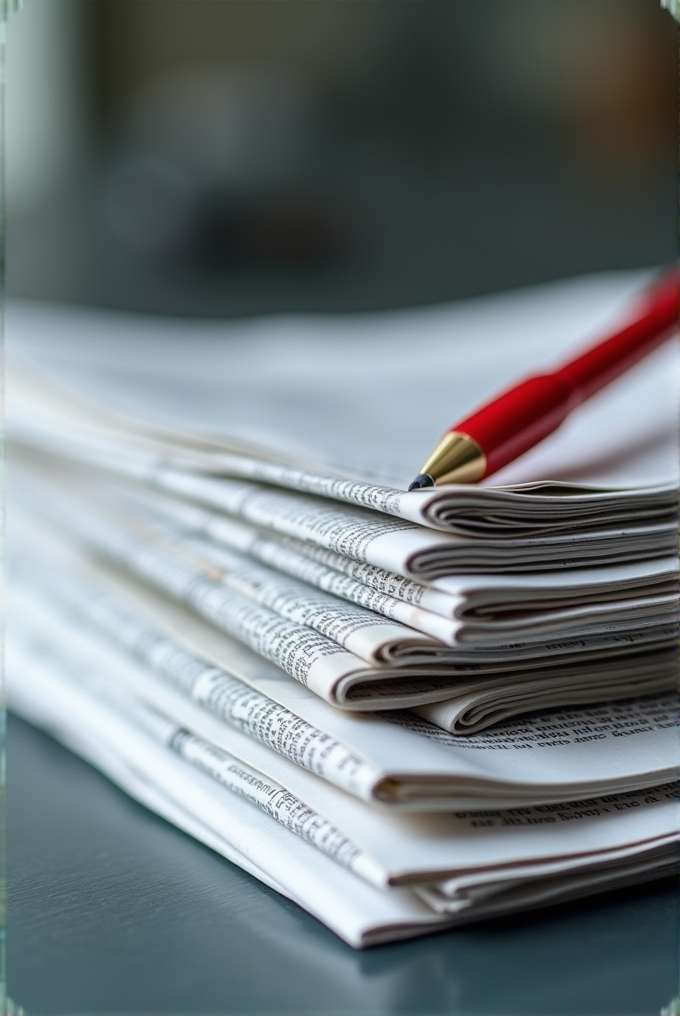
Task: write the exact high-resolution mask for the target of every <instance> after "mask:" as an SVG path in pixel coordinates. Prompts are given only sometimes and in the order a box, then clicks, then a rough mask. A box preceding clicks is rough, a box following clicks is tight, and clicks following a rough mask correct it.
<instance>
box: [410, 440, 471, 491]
mask: <svg viewBox="0 0 680 1016" xmlns="http://www.w3.org/2000/svg"><path fill="white" fill-rule="evenodd" d="M420 472H421V473H425V474H426V475H428V476H431V477H432V479H433V480H434V483H435V485H436V486H437V487H439V486H440V485H441V484H444V483H476V482H477V480H481V478H482V477H483V476H484V473H485V472H486V455H485V454H484V452H483V451H482V449H481V448H480V447H479V445H478V444H477V442H476V441H474V440H473V439H472V438H471V437H468V435H467V434H458V433H457V432H456V431H449V433H448V434H445V435H444V437H443V438H442V439H441V441H440V442H439V444H438V445H437V447H436V448H435V450H434V451H433V452H432V454H431V455H430V457H429V459H428V460H427V462H426V463H425V465H424V466H423V467H422V469H421V470H420Z"/></svg>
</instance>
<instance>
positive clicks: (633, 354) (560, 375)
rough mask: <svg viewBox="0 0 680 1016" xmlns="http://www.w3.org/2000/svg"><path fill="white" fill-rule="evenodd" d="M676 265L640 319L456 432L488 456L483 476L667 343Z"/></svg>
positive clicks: (677, 292)
mask: <svg viewBox="0 0 680 1016" xmlns="http://www.w3.org/2000/svg"><path fill="white" fill-rule="evenodd" d="M679 306H680V276H679V275H678V271H677V269H674V270H673V271H672V272H669V273H668V274H667V275H665V276H664V277H663V278H662V279H661V280H660V281H659V282H657V284H656V285H655V286H654V287H653V288H652V289H650V290H649V291H648V293H647V296H646V298H645V300H644V302H642V304H641V307H640V312H639V315H638V317H637V318H635V319H634V320H633V321H631V322H630V323H629V324H628V325H626V327H625V328H622V329H621V330H620V331H618V332H616V334H614V335H612V336H611V337H610V338H609V339H606V340H605V341H604V342H600V343H598V344H597V345H595V346H592V347H591V348H590V349H587V350H586V351H585V352H584V353H582V354H581V355H580V356H578V357H576V359H574V360H572V361H571V362H570V363H567V364H565V365H564V366H562V367H561V368H559V370H556V371H554V372H553V373H551V374H538V375H536V376H535V377H530V378H528V379H527V380H525V381H521V382H520V383H519V384H518V385H515V386H514V387H513V388H510V389H508V390H507V391H505V392H502V393H501V394H500V395H499V396H497V397H496V398H495V399H494V400H493V401H492V402H489V403H487V404H486V405H485V406H482V408H481V409H478V410H477V411H476V412H475V413H473V414H472V415H471V416H469V417H467V419H465V420H461V421H459V422H458V423H457V424H456V425H455V427H452V428H451V430H452V431H453V432H455V433H460V434H467V435H468V437H471V438H472V439H473V440H474V441H476V442H477V444H478V445H479V447H480V448H481V450H482V451H483V452H484V455H485V457H486V468H485V470H484V473H483V474H482V477H480V479H481V478H483V476H489V475H490V474H491V473H495V472H496V470H498V469H501V468H502V467H503V466H505V465H507V464H508V463H509V462H512V461H513V460H514V459H516V458H517V457H518V456H519V455H523V454H524V452H527V451H529V449H530V448H533V447H534V445H536V444H538V442H539V441H542V440H543V438H545V437H548V435H549V434H552V432H553V431H554V430H555V429H556V428H557V427H559V425H560V424H561V423H562V421H563V420H564V419H565V417H567V416H568V415H569V413H570V412H571V411H572V409H575V408H576V406H578V405H579V404H580V403H581V402H584V401H585V400H586V399H588V398H590V396H591V395H594V394H595V393H596V392H598V391H599V390H600V389H601V388H604V386H605V385H607V384H609V382H610V381H614V380H615V379H616V378H617V377H619V376H620V375H621V374H623V373H625V371H627V370H629V369H630V367H632V366H633V365H634V364H635V363H637V361H638V360H641V359H642V358H643V357H644V356H646V355H647V354H648V353H650V352H651V351H652V350H653V349H654V348H655V347H656V346H659V345H661V343H662V342H665V341H666V339H667V338H668V336H669V333H670V331H671V329H673V328H674V327H676V326H677V323H678V309H679Z"/></svg>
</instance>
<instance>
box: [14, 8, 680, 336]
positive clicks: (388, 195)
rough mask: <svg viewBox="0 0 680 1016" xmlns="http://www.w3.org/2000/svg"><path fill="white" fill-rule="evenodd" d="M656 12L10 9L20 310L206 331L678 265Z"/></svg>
mask: <svg viewBox="0 0 680 1016" xmlns="http://www.w3.org/2000/svg"><path fill="white" fill-rule="evenodd" d="M675 67H676V28H675V26H674V24H673V22H672V20H671V18H670V17H669V16H668V14H667V13H666V12H664V11H662V10H661V9H660V8H659V7H658V5H657V4H655V3H654V2H650V0H550V2H549V3H547V2H546V0H485V2H484V3H480V2H476V0H417V2H416V0H392V2H389V3H387V2H385V0H361V2H352V3H350V2H347V0H324V2H323V3H321V2H318V3H311V2H309V0H259V2H258V3H252V2H250V0H98V2H97V3H92V2H91V0H26V7H25V9H24V11H23V12H22V13H21V15H19V16H18V17H17V18H16V19H15V21H14V22H13V24H12V25H11V29H10V38H9V83H8V114H7V116H8V127H7V140H8V146H9V147H8V187H9V235H8V249H9V275H8V288H9V291H10V293H11V294H16V295H21V296H28V297H35V298H40V299H56V300H66V301H75V302H80V303H87V304H97V305H102V306H108V307H118V308H125V309H130V310H141V311H148V312H162V313H171V314H188V315H201V316H221V315H237V314H238V315H240V314H250V313H259V312H263V311H287V310H362V309H369V308H381V307H392V306H402V305H410V304H420V303H427V302H432V301H442V300H448V299H452V298H457V297H461V296H468V295H473V294H477V293H483V292H487V291H491V290H495V289H499V288H507V287H511V286H517V285H524V284H530V283H533V282H538V281H542V280H546V279H551V278H554V277H557V276H561V275H565V274H574V273H579V272H585V271H591V270H599V269H610V268H628V267H639V266H643V265H645V266H646V265H652V264H655V263H660V262H664V261H669V260H671V259H672V258H674V257H675V254H676V239H675V222H676V216H675V202H676V197H675V192H676V183H675V141H674V139H675V92H676V70H675Z"/></svg>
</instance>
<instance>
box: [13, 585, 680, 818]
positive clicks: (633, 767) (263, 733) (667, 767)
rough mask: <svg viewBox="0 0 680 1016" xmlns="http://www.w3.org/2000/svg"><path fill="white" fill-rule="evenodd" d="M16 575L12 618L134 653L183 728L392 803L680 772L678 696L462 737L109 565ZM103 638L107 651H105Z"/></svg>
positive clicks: (549, 795)
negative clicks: (340, 692) (337, 682)
mask: <svg viewBox="0 0 680 1016" xmlns="http://www.w3.org/2000/svg"><path fill="white" fill-rule="evenodd" d="M10 577H11V584H10V588H11V591H12V598H11V602H12V605H13V615H12V616H15V615H17V614H18V615H20V616H23V617H25V618H33V619H34V620H33V627H34V628H35V630H36V631H38V632H46V631H51V632H52V634H53V637H54V639H55V640H57V639H59V638H61V639H63V640H66V639H71V641H72V642H73V641H74V642H75V643H76V644H77V643H78V642H80V643H85V641H86V640H87V642H88V645H90V648H91V650H92V652H99V653H101V652H103V653H104V656H106V655H107V654H108V655H109V656H111V655H114V654H116V653H118V655H117V656H116V658H117V659H118V658H119V656H120V655H121V654H120V650H116V645H118V646H120V647H122V648H123V649H124V650H125V652H126V654H129V657H128V655H126V656H125V658H124V659H122V658H121V662H120V663H119V670H120V671H121V672H122V671H124V670H126V668H127V669H129V668H130V666H132V660H133V659H136V660H137V661H138V669H137V671H135V677H134V678H133V679H132V680H133V685H132V687H133V690H135V691H137V692H139V690H140V689H141V688H142V687H146V688H147V689H148V693H147V698H149V700H150V701H153V703H154V704H155V705H156V706H158V707H160V708H162V709H163V710H164V711H166V712H168V713H169V714H172V715H174V716H175V717H176V718H177V720H178V721H180V722H182V723H183V724H185V723H187V722H188V717H189V716H193V717H194V719H195V720H196V722H197V723H198V724H201V723H205V722H212V726H211V727H210V729H209V730H208V731H207V733H208V739H209V740H212V741H213V742H215V743H218V742H220V738H221V737H222V736H223V734H224V730H225V729H226V727H225V724H228V725H229V726H230V727H231V728H233V729H234V732H235V733H239V735H240V737H241V738H242V739H243V740H244V741H245V742H250V741H252V740H253V739H256V740H258V741H259V742H260V743H261V744H262V745H264V746H266V751H267V752H268V753H272V751H273V752H278V753H279V754H280V755H282V756H284V757H285V759H286V760H288V761H289V762H290V763H292V764H293V765H294V766H296V767H302V768H304V769H307V770H309V771H310V772H312V773H314V774H315V775H316V776H318V777H322V779H323V780H324V781H328V782H329V783H333V784H334V785H336V786H339V787H341V788H342V789H343V790H344V791H348V792H349V793H351V794H353V795H355V796H357V797H360V798H362V799H363V800H366V801H369V802H370V801H374V802H379V803H381V804H385V805H388V806H389V807H390V808H392V809H396V810H399V809H407V810H418V809H428V810H432V809H437V808H440V809H441V808H445V809H450V808H451V807H453V806H456V805H457V806H463V807H465V806H472V805H471V803H470V802H472V804H474V806H476V807H486V806H489V807H491V806H500V805H501V804H503V803H505V804H507V803H508V802H511V801H515V802H517V803H519V804H521V803H523V802H527V801H528V802H543V801H556V800H560V799H562V800H564V799H569V798H572V799H573V798H578V797H584V796H589V795H593V794H598V793H607V792H611V791H614V790H628V789H634V788H640V787H646V786H650V785H652V784H658V783H662V782H663V781H664V780H668V779H670V778H671V777H672V775H673V773H674V771H675V768H676V766H677V761H678V753H677V743H676V737H675V730H674V719H673V696H672V695H670V696H669V695H666V696H661V697H649V696H648V697H646V698H644V699H638V700H633V701H628V702H620V703H615V702H612V703H606V704H604V705H600V706H596V707H590V708H580V709H573V710H570V711H569V712H567V713H562V712H555V711H554V710H551V711H549V712H547V713H543V714H538V715H536V716H532V717H525V718H524V719H523V720H522V721H520V722H515V723H508V724H505V725H503V726H502V727H500V728H497V729H496V730H494V731H493V732H492V733H490V734H478V735H476V736H475V735H472V736H468V737H466V738H464V739H462V738H459V737H455V736H452V735H451V734H448V733H446V732H444V731H443V730H439V729H438V728H437V727H435V726H432V725H431V724H429V723H427V722H426V721H425V720H423V719H418V718H417V717H414V716H412V715H409V714H400V713H389V714H384V715H382V716H379V717H369V716H366V715H364V716H358V715H355V714H346V713H341V712H339V711H338V710H337V709H334V708H332V707H330V706H328V705H325V704H324V703H323V702H322V701H320V700H319V699H318V698H317V697H316V696H315V695H313V694H311V693H310V692H308V691H307V690H306V689H305V688H304V687H303V686H301V685H299V684H295V683H294V682H291V681H290V680H289V679H288V678H287V677H286V675H285V674H283V673H282V672H281V671H280V670H279V669H278V668H276V667H273V666H271V665H270V664H267V663H266V662H265V661H263V660H261V659H260V658H258V657H257V656H255V655H254V654H253V653H249V652H248V651H247V650H246V649H245V647H243V646H239V645H238V644H236V643H234V642H233V641H232V640H230V639H229V638H227V637H226V636H224V635H223V634H222V633H220V632H218V631H216V630H215V629H214V628H213V627H212V626H210V625H206V624H205V623H203V622H201V621H200V620H199V619H198V618H192V617H191V616H190V615H189V614H187V612H186V611H184V610H183V609H182V608H181V607H179V606H177V605H174V604H172V603H170V602H169V601H167V600H165V599H162V598H160V597H158V596H157V595H156V594H153V593H151V592H150V591H149V590H145V589H143V588H142V587H140V586H136V585H135V584H134V583H132V582H131V581H130V580H129V579H126V578H124V577H122V576H113V575H110V574H108V573H107V572H106V571H105V570H104V569H102V568H101V567H99V568H97V567H95V566H90V568H89V569H85V570H81V571H80V572H78V570H76V569H73V568H72V569H71V570H70V578H69V579H68V580H67V581H61V579H60V580H59V585H60V589H61V594H62V595H61V597H60V599H59V600H56V599H55V597H54V596H51V595H50V590H49V588H47V589H46V590H44V589H43V592H42V593H41V586H40V585H39V584H36V583H35V582H34V583H32V584H28V585H25V584H23V583H22V582H21V581H20V579H21V576H20V575H19V576H18V578H17V577H16V576H14V575H12V574H11V576H10ZM77 580H79V582H80V584H78V582H77ZM88 632H89V634H88ZM102 638H104V640H105V649H103V650H102V649H101V648H100V649H97V646H98V645H99V646H101V641H102ZM98 658H99V657H98ZM140 665H141V669H140ZM206 717H207V719H206ZM199 732H202V733H203V734H205V733H206V729H203V728H201V730H200V731H199ZM224 736H226V735H224ZM222 747H225V750H229V746H228V745H227V744H226V742H225V743H222ZM250 750H251V748H248V747H246V748H243V747H242V748H241V749H240V753H241V755H243V753H244V752H248V751H250ZM539 759H540V761H539ZM475 802H476V804H475Z"/></svg>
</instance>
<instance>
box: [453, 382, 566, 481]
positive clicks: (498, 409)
mask: <svg viewBox="0 0 680 1016" xmlns="http://www.w3.org/2000/svg"><path fill="white" fill-rule="evenodd" d="M579 401H580V399H579V395H578V393H577V392H575V391H574V389H573V388H572V386H571V385H570V384H569V382H568V381H566V380H565V379H564V378H562V377H561V376H560V375H559V374H539V375H537V376H536V377H531V378H527V380H526V381H522V382H520V383H519V384H518V385H515V387H513V388H511V389H509V390H508V391H506V392H503V393H502V394H501V395H499V396H497V397H496V398H495V399H494V400H493V402H490V403H488V404H487V405H486V406H483V407H482V408H481V409H478V410H477V411H476V412H475V413H474V414H473V415H472V416H469V417H468V418H467V419H466V420H461V421H460V422H459V423H457V424H456V426H455V428H454V430H455V431H456V432H457V433H460V434H467V435H468V437H471V438H472V439H473V441H476V442H477V444H478V445H479V447H480V448H481V449H482V451H483V452H484V455H485V456H486V469H485V471H484V476H488V475H489V474H490V473H495V472H496V470H498V469H501V468H502V467H503V466H505V465H507V464H508V462H512V461H513V459H516V458H517V457H518V456H519V455H523V454H524V452H526V451H529V449H530V448H533V446H534V445H535V444H537V443H538V442H539V441H542V440H543V438H544V437H547V436H548V434H551V433H552V432H553V431H554V430H555V429H556V428H557V427H559V425H560V424H561V423H562V421H563V420H564V419H565V417H566V416H568V415H569V413H570V412H571V410H572V409H573V408H574V406H576V405H578V403H579Z"/></svg>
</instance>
